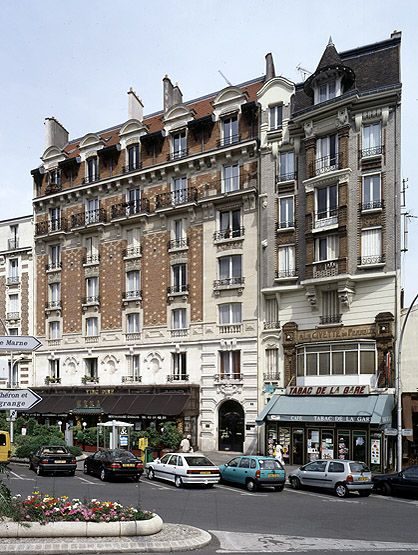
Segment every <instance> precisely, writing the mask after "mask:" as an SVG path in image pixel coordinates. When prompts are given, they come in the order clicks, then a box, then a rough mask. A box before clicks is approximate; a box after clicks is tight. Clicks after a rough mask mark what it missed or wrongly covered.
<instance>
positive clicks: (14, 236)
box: [8, 224, 19, 250]
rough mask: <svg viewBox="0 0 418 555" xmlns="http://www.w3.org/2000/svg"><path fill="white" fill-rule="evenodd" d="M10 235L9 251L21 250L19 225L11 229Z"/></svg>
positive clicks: (12, 226)
mask: <svg viewBox="0 0 418 555" xmlns="http://www.w3.org/2000/svg"><path fill="white" fill-rule="evenodd" d="M9 231H10V235H9V241H8V248H9V250H14V249H17V248H19V225H18V224H13V225H11V226H10V228H9Z"/></svg>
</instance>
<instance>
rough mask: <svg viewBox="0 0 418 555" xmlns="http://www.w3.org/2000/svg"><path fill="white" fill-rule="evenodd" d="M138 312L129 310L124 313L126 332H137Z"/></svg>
mask: <svg viewBox="0 0 418 555" xmlns="http://www.w3.org/2000/svg"><path fill="white" fill-rule="evenodd" d="M139 332H140V327H139V314H138V313H137V312H131V313H130V314H127V315H126V333H139Z"/></svg>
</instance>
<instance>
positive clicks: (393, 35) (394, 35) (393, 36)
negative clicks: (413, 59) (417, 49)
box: [390, 29, 402, 39]
mask: <svg viewBox="0 0 418 555" xmlns="http://www.w3.org/2000/svg"><path fill="white" fill-rule="evenodd" d="M401 36H402V31H397V30H396V29H395V30H394V31H393V33H391V35H390V38H391V39H400V38H401Z"/></svg>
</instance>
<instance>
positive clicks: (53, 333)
mask: <svg viewBox="0 0 418 555" xmlns="http://www.w3.org/2000/svg"><path fill="white" fill-rule="evenodd" d="M60 337H61V326H60V322H49V339H59V338H60Z"/></svg>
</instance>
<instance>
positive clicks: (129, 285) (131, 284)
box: [126, 270, 140, 298]
mask: <svg viewBox="0 0 418 555" xmlns="http://www.w3.org/2000/svg"><path fill="white" fill-rule="evenodd" d="M139 295H140V293H139V270H131V271H130V272H126V296H127V297H135V298H136V297H139Z"/></svg>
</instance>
